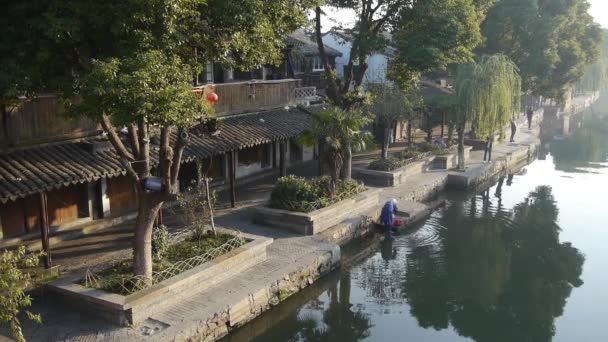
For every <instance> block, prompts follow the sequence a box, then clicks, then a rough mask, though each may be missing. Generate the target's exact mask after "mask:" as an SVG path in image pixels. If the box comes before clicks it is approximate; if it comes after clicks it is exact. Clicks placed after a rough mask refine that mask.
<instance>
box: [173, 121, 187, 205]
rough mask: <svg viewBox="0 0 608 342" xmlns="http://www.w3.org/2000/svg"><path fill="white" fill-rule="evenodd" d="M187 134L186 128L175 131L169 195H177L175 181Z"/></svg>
mask: <svg viewBox="0 0 608 342" xmlns="http://www.w3.org/2000/svg"><path fill="white" fill-rule="evenodd" d="M188 140H189V134H188V129H187V128H183V127H182V128H179V129H178V130H177V140H176V142H175V147H174V149H173V162H172V165H171V188H172V189H171V190H172V191H171V193H173V194H175V193H177V190H178V189H177V187H176V185H177V180H178V176H179V168H180V166H181V163H182V154H183V152H184V148H186V145H188Z"/></svg>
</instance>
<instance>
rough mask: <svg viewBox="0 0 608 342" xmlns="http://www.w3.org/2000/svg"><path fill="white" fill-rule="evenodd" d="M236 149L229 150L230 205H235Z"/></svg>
mask: <svg viewBox="0 0 608 342" xmlns="http://www.w3.org/2000/svg"><path fill="white" fill-rule="evenodd" d="M235 183H236V151H230V206H231V207H232V208H234V207H236V184H235Z"/></svg>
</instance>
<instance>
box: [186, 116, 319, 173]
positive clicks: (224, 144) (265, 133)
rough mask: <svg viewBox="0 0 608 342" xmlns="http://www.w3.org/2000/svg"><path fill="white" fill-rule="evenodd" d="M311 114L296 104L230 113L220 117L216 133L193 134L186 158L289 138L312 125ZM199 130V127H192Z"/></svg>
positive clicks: (200, 156) (207, 155)
mask: <svg viewBox="0 0 608 342" xmlns="http://www.w3.org/2000/svg"><path fill="white" fill-rule="evenodd" d="M310 126H311V118H310V115H309V114H308V113H306V112H304V111H302V110H301V109H299V108H297V107H290V108H289V109H284V108H282V109H276V110H271V111H266V112H261V113H255V114H246V115H240V116H234V117H227V118H225V119H222V120H221V124H220V126H219V131H220V132H219V134H217V135H215V136H209V135H200V136H199V135H197V134H192V136H191V138H190V144H188V146H187V147H186V149H185V151H184V157H185V158H184V159H185V161H189V160H193V159H195V158H206V157H209V156H212V155H215V154H221V153H225V152H228V151H232V150H239V149H242V148H246V147H250V146H255V145H260V144H266V143H269V142H271V141H273V140H280V139H287V138H292V137H296V136H298V135H300V134H302V133H303V132H304V131H306V130H307V129H310ZM193 131H194V132H195V133H196V132H197V130H196V128H195V129H194V130H193Z"/></svg>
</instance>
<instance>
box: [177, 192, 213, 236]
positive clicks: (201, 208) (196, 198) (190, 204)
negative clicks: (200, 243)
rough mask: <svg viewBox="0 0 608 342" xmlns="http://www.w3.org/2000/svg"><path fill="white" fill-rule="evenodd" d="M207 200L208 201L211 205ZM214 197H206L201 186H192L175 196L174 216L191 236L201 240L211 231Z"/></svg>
mask: <svg viewBox="0 0 608 342" xmlns="http://www.w3.org/2000/svg"><path fill="white" fill-rule="evenodd" d="M207 199H210V201H211V203H209V201H208V200H207ZM214 205H215V196H214V195H211V194H210V196H207V192H206V191H205V189H203V187H202V186H199V185H196V184H195V185H193V186H191V187H189V188H188V189H186V191H183V192H181V193H180V194H179V195H178V196H177V207H176V209H175V214H176V216H177V217H179V218H180V219H181V221H182V223H183V224H184V225H186V226H188V227H189V229H190V231H191V233H192V236H194V237H195V238H203V237H204V236H205V235H206V233H207V231H208V230H212V228H213V227H212V212H211V210H210V208H212V207H213V206H214Z"/></svg>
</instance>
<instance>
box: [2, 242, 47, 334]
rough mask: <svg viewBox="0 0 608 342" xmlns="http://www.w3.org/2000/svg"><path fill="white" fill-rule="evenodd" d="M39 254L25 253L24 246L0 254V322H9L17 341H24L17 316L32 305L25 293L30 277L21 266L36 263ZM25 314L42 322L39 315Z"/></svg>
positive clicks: (26, 312) (31, 265)
mask: <svg viewBox="0 0 608 342" xmlns="http://www.w3.org/2000/svg"><path fill="white" fill-rule="evenodd" d="M40 256H41V254H29V255H28V254H26V252H25V247H23V246H20V247H19V249H17V250H16V251H9V250H5V251H4V252H2V255H0V295H1V296H0V323H10V326H11V334H12V335H13V338H15V339H16V340H17V341H19V342H22V341H25V337H24V336H23V331H22V330H21V322H20V320H19V318H18V317H17V316H18V314H19V313H20V312H21V311H22V310H24V309H25V308H27V307H29V306H31V305H32V298H31V297H30V296H29V295H27V294H25V289H26V288H27V287H28V286H29V285H30V284H31V277H30V274H29V273H28V272H27V271H23V270H22V268H28V267H35V266H37V265H38V262H39V259H40ZM25 314H26V316H27V317H28V318H29V319H30V320H33V321H35V322H38V323H42V318H41V317H40V315H37V314H34V313H32V312H30V311H28V310H25Z"/></svg>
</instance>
